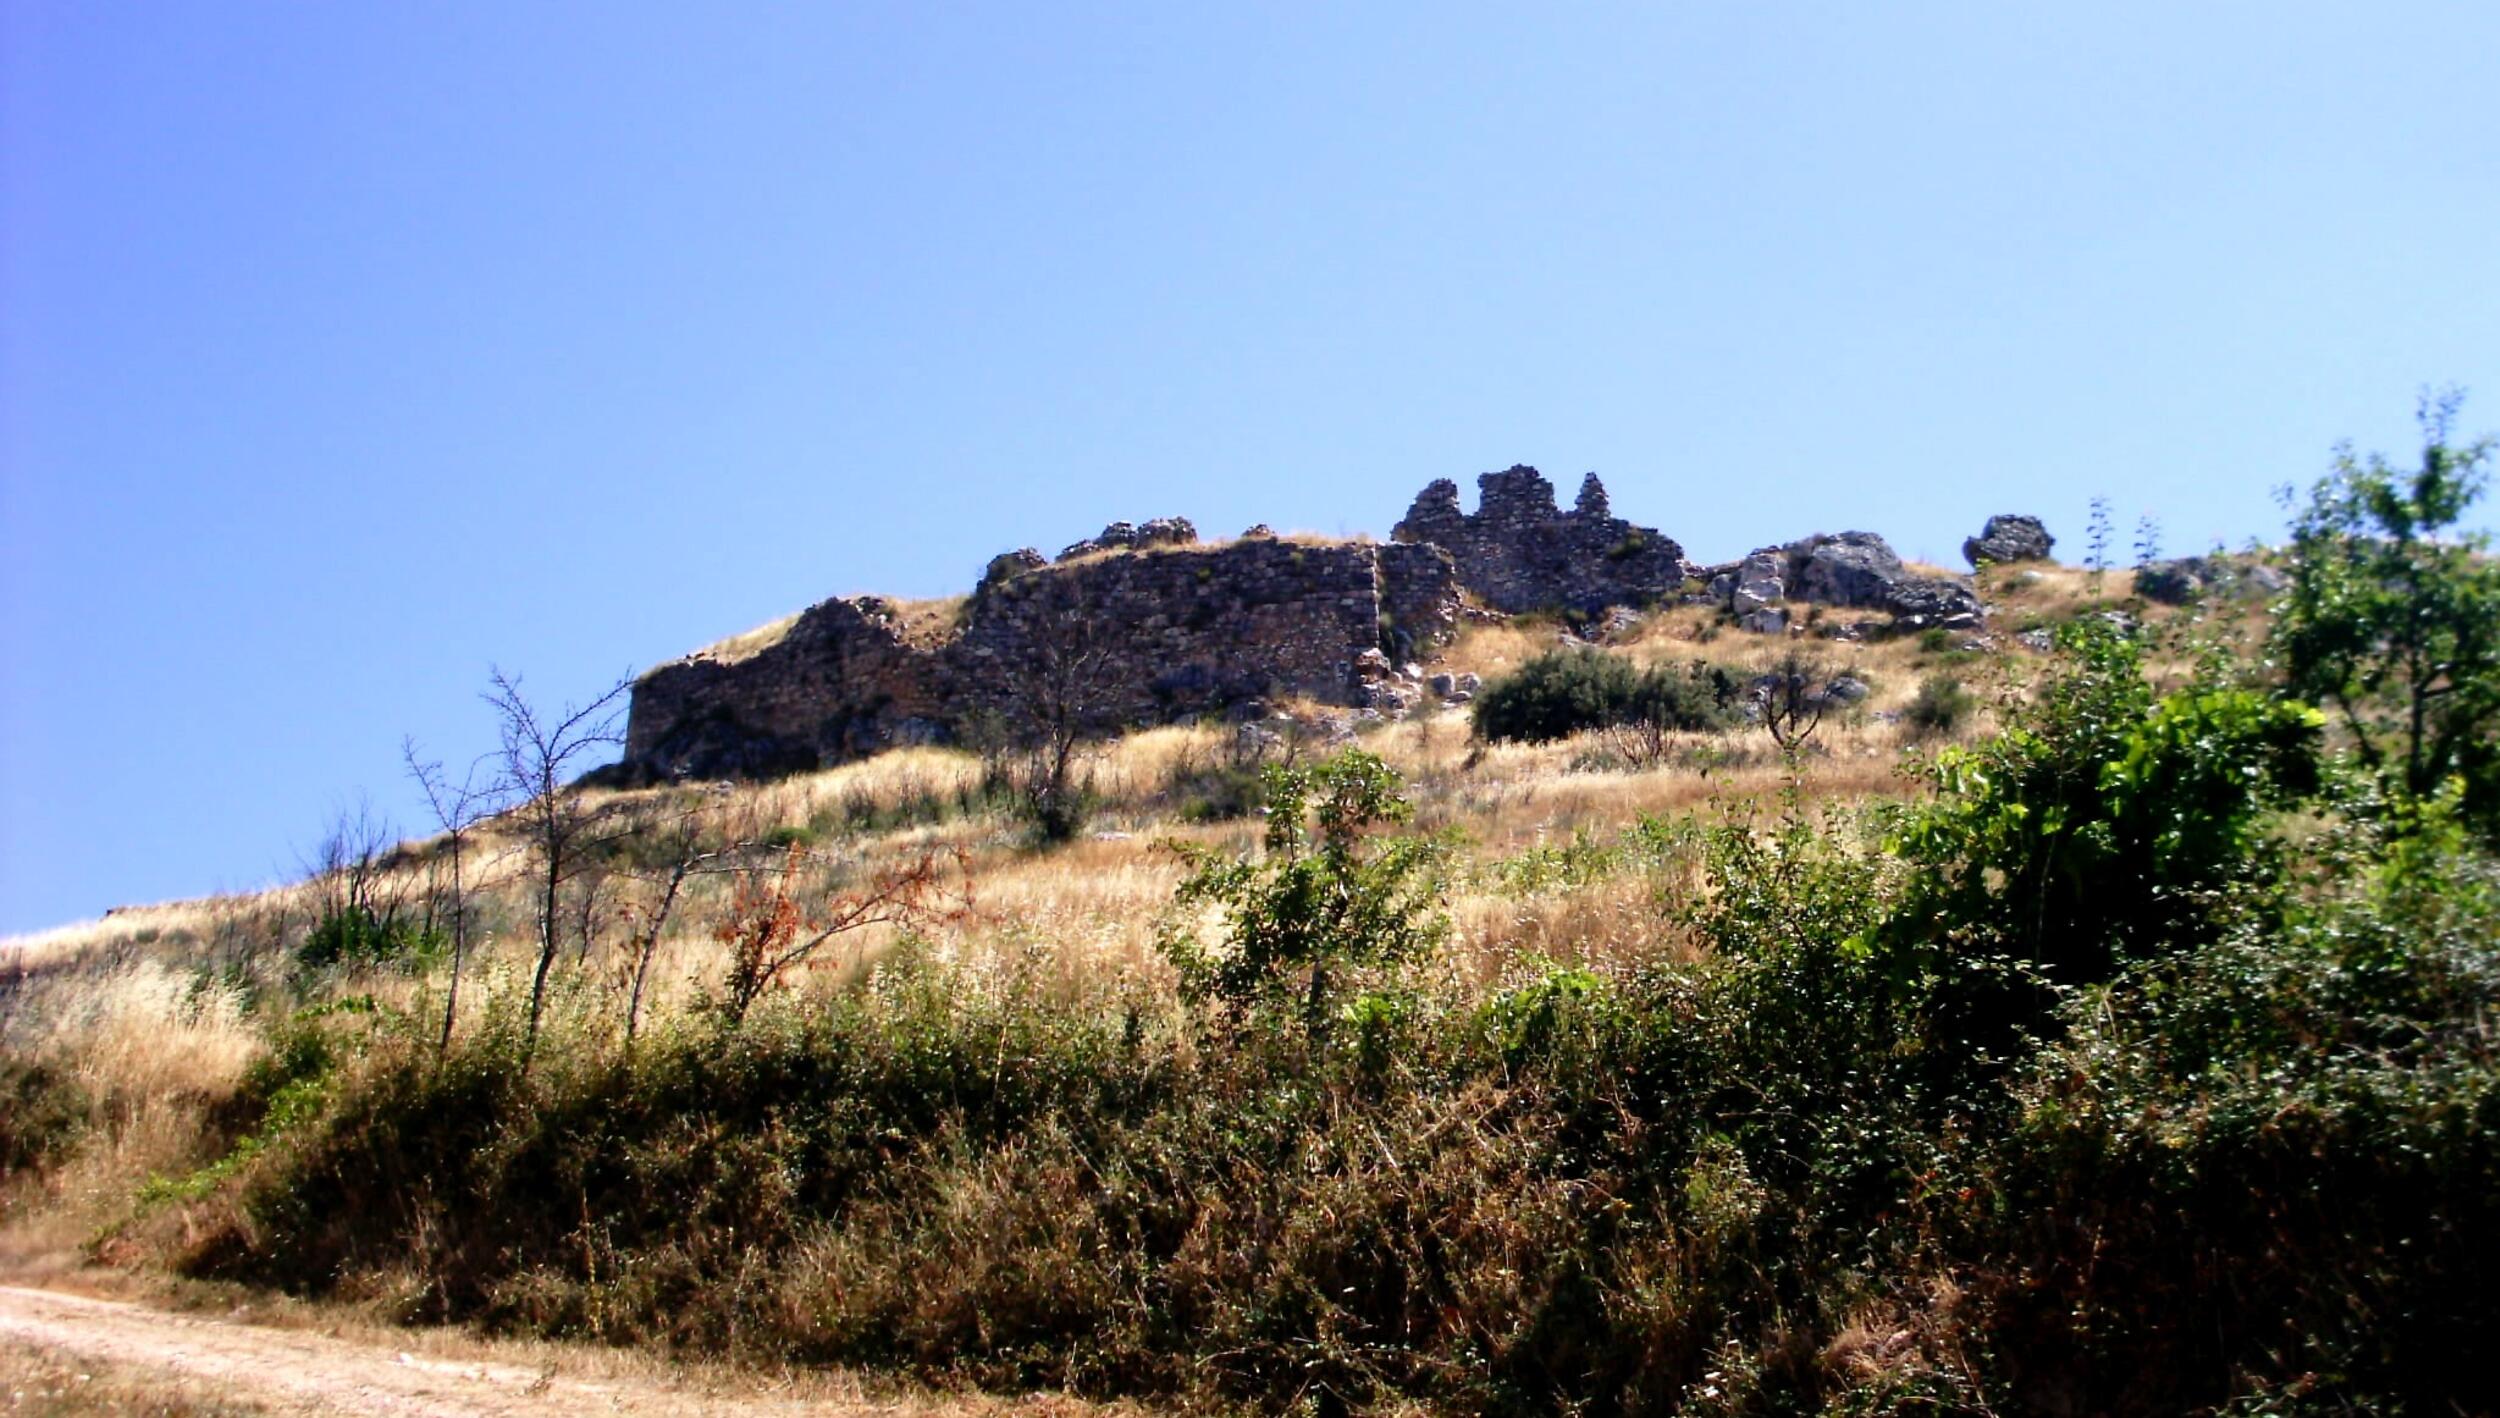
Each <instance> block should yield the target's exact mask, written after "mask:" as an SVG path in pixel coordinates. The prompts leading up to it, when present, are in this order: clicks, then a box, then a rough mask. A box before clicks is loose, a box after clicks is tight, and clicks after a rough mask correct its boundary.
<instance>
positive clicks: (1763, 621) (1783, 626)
mask: <svg viewBox="0 0 2500 1418" xmlns="http://www.w3.org/2000/svg"><path fill="white" fill-rule="evenodd" d="M1736 624H1737V626H1738V628H1740V629H1744V630H1750V631H1752V632H1753V633H1754V634H1756V635H1785V634H1787V633H1788V612H1787V611H1786V610H1784V609H1782V608H1781V607H1778V606H1761V607H1758V608H1756V609H1754V610H1751V611H1747V612H1746V613H1745V614H1743V615H1740V616H1738V617H1737V618H1736Z"/></svg>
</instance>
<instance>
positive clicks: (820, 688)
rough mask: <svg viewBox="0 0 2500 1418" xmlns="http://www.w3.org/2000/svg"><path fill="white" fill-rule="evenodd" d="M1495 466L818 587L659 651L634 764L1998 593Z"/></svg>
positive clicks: (705, 758) (1376, 701) (1012, 721)
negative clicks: (1364, 510) (1474, 500)
mask: <svg viewBox="0 0 2500 1418" xmlns="http://www.w3.org/2000/svg"><path fill="white" fill-rule="evenodd" d="M1477 484H1478V489H1479V498H1478V506H1477V510H1476V511H1475V512H1473V513H1468V512H1466V511H1464V510H1462V509H1461V507H1460V505H1459V498H1458V487H1457V485H1456V484H1455V483H1452V482H1450V481H1448V480H1447V479H1443V480H1440V481H1436V482H1434V483H1432V484H1431V485H1429V486H1427V487H1426V488H1425V489H1424V490H1423V492H1422V493H1421V494H1420V495H1419V496H1417V497H1416V499H1415V501H1414V504H1413V506H1411V507H1410V508H1409V509H1408V510H1407V513H1406V516H1405V517H1404V518H1403V519H1402V520H1400V521H1399V522H1398V524H1397V526H1396V529H1395V531H1394V532H1393V538H1394V540H1392V541H1390V542H1388V543H1385V544H1375V543H1372V542H1369V541H1359V540H1358V541H1318V540H1312V539H1304V538H1279V537H1278V536H1277V535H1276V534H1275V533H1274V532H1273V531H1271V530H1269V529H1268V528H1267V527H1266V526H1265V525H1264V524H1261V525H1259V526H1256V527H1253V528H1251V529H1250V530H1249V531H1247V532H1245V533H1243V535H1242V536H1241V537H1240V538H1239V539H1238V540H1235V541H1232V542H1226V543H1218V544H1207V543H1202V542H1200V541H1199V539H1198V532H1197V529H1196V528H1195V527H1194V526H1192V525H1191V524H1190V523H1189V521H1188V520H1187V519H1186V518H1179V517H1172V518H1158V519H1155V520H1152V521H1148V522H1145V523H1141V524H1134V525H1133V524H1130V523H1126V522H1114V523H1112V524H1111V525H1110V526H1108V527H1105V528H1104V529H1103V530H1102V532H1101V533H1100V534H1099V535H1097V536H1094V537H1090V538H1087V539H1086V540H1084V541H1080V542H1077V543H1075V544H1074V545H1071V546H1069V547H1067V548H1066V549H1064V550H1063V551H1062V552H1061V553H1060V554H1059V556H1058V557H1057V558H1055V559H1054V558H1050V557H1046V556H1044V555H1043V554H1042V553H1041V552H1039V551H1037V550H1035V549H1033V548H1030V547H1026V548H1021V549H1019V550H1016V551H1011V552H1007V553H1005V554H1003V555H1001V556H998V557H996V558H993V559H992V560H991V561H990V563H989V565H988V566H987V567H986V568H985V569H984V571H983V572H982V575H981V577H980V580H979V582H978V583H977V585H976V586H975V588H974V590H973V591H972V593H971V594H970V595H969V596H967V597H964V598H962V599H961V600H960V601H957V602H952V603H945V604H943V605H940V606H936V607H930V606H922V607H917V608H912V607H904V606H900V605H897V604H896V603H894V602H891V601H887V600H885V599H883V598H880V597H876V596H854V597H847V598H841V599H836V600H829V601H825V602H822V603H820V604H818V605H816V606H813V607H810V608H809V609H808V610H807V611H805V612H804V613H802V614H800V615H799V616H797V617H796V618H795V619H793V620H792V621H791V622H790V623H789V624H788V625H787V626H786V627H783V628H781V629H780V630H779V631H778V632H777V633H772V632H764V633H758V634H755V635H750V636H742V637H739V638H738V639H737V640H735V641H730V642H724V644H723V645H722V646H719V647H715V648H713V649H710V650H704V651H698V652H697V653H695V654H693V655H689V656H687V657H685V658H683V659H679V660H674V661H671V662H669V663H668V664H665V665H661V666H660V667H658V668H657V669H654V670H652V671H650V672H649V673H647V674H645V675H644V676H643V677H642V678H641V679H640V680H639V681H637V682H636V683H635V685H634V693H633V705H632V709H631V711H630V713H629V716H628V719H627V727H626V743H625V759H624V762H623V763H621V764H620V765H618V768H617V769H616V770H613V777H614V779H615V780H617V781H622V782H660V781H670V780H674V779H681V778H690V777H692V778H755V777H770V776H775V775H779V774H784V773H791V772H798V771H804V770H807V769H811V768H815V767H819V766H822V765H825V764H830V763H837V762H841V761H844V760H847V759H853V758H858V757H862V756H865V755H867V754H870V753H874V752H876V751H878V750H880V749H884V748H888V747H891V746H895V745H898V744H909V743H930V742H960V741H966V740H971V739H978V738H980V737H982V736H983V735H984V734H987V733H990V732H994V731H996V730H998V729H1000V728H1012V727H1013V726H1017V725H1019V724H1022V725H1030V724H1031V723H1033V722H1034V721H1035V719H1036V718H1037V717H1054V716H1055V717H1060V718H1063V719H1065V720H1067V721H1069V722H1072V723H1074V724H1076V725H1077V726H1078V727H1079V728H1080V729H1081V731H1083V732H1086V733H1109V732H1114V731H1117V730H1120V729H1124V728H1130V727H1136V726H1142V725H1147V724H1154V723H1166V722H1172V721H1176V720H1182V719H1190V718H1197V717H1200V716H1204V715H1209V714H1217V713H1232V714H1236V715H1238V714H1242V713H1244V712H1245V711H1253V710H1260V709H1261V707H1262V706H1264V705H1266V704H1267V703H1269V702H1270V701H1275V700H1280V699H1307V700H1311V701H1316V702H1318V703H1321V704H1328V705H1337V706H1343V707H1345V708H1348V709H1350V710H1354V711H1356V712H1357V713H1365V714H1377V715H1396V714H1400V713H1404V712H1407V711H1408V710H1410V709H1413V708H1415V707H1419V706H1421V705H1422V704H1425V703H1427V702H1431V701H1434V700H1438V701H1440V702H1444V703H1459V702H1464V701H1465V700H1466V699H1467V698H1468V697H1469V695H1470V693H1471V692H1472V691H1473V690H1474V689H1475V688H1476V685H1475V684H1474V676H1471V675H1449V674H1442V675H1428V674H1427V673H1426V672H1425V671H1424V670H1423V669H1422V668H1421V667H1420V665H1419V664H1418V663H1417V662H1419V661H1425V660H1429V659H1430V658H1431V657H1432V655H1433V653H1434V651H1435V650H1437V649H1438V648H1439V647H1440V646H1441V645H1442V644H1443V643H1445V642H1446V641H1447V640H1449V638H1450V637H1451V636H1452V635H1454V634H1455V633H1456V632H1457V630H1458V627H1459V626H1460V625H1461V624H1462V623H1463V622H1464V621H1466V620H1467V619H1469V618H1471V617H1486V616H1491V617H1492V618H1496V619H1498V618H1500V617H1501V616H1502V615H1506V614H1519V613H1524V612H1530V611H1559V612H1562V613H1564V614H1566V615H1568V616H1571V617H1574V618H1576V619H1577V620H1578V621H1579V622H1580V623H1582V624H1587V623H1590V622H1592V621H1594V620H1595V619H1596V618H1597V617H1598V616H1600V615H1601V614H1603V613H1605V612H1608V611H1610V610H1611V611H1613V612H1614V613H1615V616H1616V617H1617V618H1618V619H1619V618H1621V617H1624V616H1626V615H1628V614H1630V612H1628V611H1626V610H1624V609H1623V608H1626V607H1630V608H1646V607H1649V606H1652V605H1656V604H1659V603H1661V602H1678V601H1681V602H1707V601H1716V602H1717V603H1719V604H1720V605H1723V606H1725V607H1727V608H1728V609H1729V610H1730V611H1731V612H1732V613H1733V614H1734V615H1735V616H1736V618H1737V620H1738V622H1739V623H1740V624H1742V625H1744V626H1745V627H1747V628H1749V629H1753V630H1757V631H1763V632H1766V633H1768V632H1787V631H1790V630H1791V626H1790V623H1789V609H1788V608H1789V605H1790V604H1791V603H1794V602H1800V601H1802V602H1809V603H1815V604H1821V605H1830V606H1841V607H1862V608H1867V609H1873V610H1879V611H1883V612H1886V613H1888V614H1890V615H1891V616H1893V617H1894V618H1895V620H1894V624H1895V625H1896V626H1898V627H1900V628H1920V627H1924V626H1928V625H1943V626H1947V627H1960V626H1964V625H1975V624H1976V623H1977V621H1978V617H1979V615H1980V609H1981V608H1980V605H1979V601H1978V598H1977V596H1976V595H1975V594H1974V593H1973V592H1972V590H1971V588H1970V586H1969V584H1968V583H1967V582H1966V581H1962V580H1960V579H1958V578H1939V577H1922V576H1914V575H1911V574H1910V573H1909V572H1908V570H1907V569H1906V568H1905V567H1904V566H1903V565H1902V562H1901V559H1900V558H1899V557H1898V556H1896V555H1894V554H1893V552H1892V549H1891V548H1890V547H1889V546H1887V545H1885V544H1884V541H1883V539H1882V538H1881V537H1877V536H1874V535H1872V534H1871V533H1865V532H1845V533H1842V534H1840V535H1838V536H1828V537H1827V536H1816V537H1810V538H1807V539H1805V540H1804V541H1800V542H1795V543H1791V544H1790V545H1788V546H1785V547H1774V548H1767V549H1765V550H1763V551H1759V552H1756V553H1754V554H1753V555H1751V556H1748V557H1746V558H1744V559H1743V560H1742V561H1740V562H1735V563H1730V564H1728V565H1726V566H1723V567H1701V566H1696V565H1694V564H1693V563H1691V562H1689V561H1687V560H1686V559H1685V557H1684V551H1683V548H1681V547H1680V546H1678V545H1677V544H1676V543H1675V542H1674V541H1673V540H1672V539H1670V538H1668V537H1666V536H1664V535H1662V534H1661V533H1659V532H1658V531H1657V530H1656V529H1654V528H1650V527H1641V526H1635V525H1634V524H1632V523H1630V522H1627V521H1625V520H1624V519H1622V518H1620V517H1617V516H1615V515H1614V514H1613V511H1612V510H1611V508H1610V507H1609V506H1608V500H1607V496H1606V489H1605V487H1604V485H1603V484H1601V483H1600V482H1599V481H1598V479H1597V476H1596V475H1595V474H1594V473H1592V474H1590V475H1589V476H1588V477H1587V479H1586V480H1584V481H1583V482H1582V484H1581V486H1580V492H1579V496H1578V497H1577V499H1575V501H1574V503H1573V506H1572V508H1571V510H1569V511H1564V510H1563V509H1562V508H1561V507H1560V506H1558V505H1557V503H1556V501H1555V497H1554V488H1553V485H1552V484H1551V483H1549V482H1547V481H1546V480H1545V478H1544V476H1543V475H1542V474H1540V473H1538V472H1537V470H1536V469H1534V468H1529V467H1513V468H1509V469H1506V470H1504V471H1502V472H1497V473H1486V474H1484V475H1483V476H1482V477H1481V478H1479V479H1478V480H1477ZM1994 525H1995V524H1994V523H1993V522H1992V524H1991V530H1992V531H1993V530H1994ZM2044 535H2045V534H2044ZM1705 585H1706V586H1707V589H1706V590H1705V589H1703V587H1704V586H1705Z"/></svg>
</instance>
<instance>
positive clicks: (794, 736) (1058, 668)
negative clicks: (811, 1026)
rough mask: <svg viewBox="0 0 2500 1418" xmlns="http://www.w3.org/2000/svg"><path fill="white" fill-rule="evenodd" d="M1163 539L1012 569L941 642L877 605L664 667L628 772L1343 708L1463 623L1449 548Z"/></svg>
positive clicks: (631, 746)
mask: <svg viewBox="0 0 2500 1418" xmlns="http://www.w3.org/2000/svg"><path fill="white" fill-rule="evenodd" d="M1147 525H1148V526H1149V527H1161V528H1163V529H1164V530H1162V531H1160V532H1159V533H1158V534H1157V535H1156V536H1155V537H1154V539H1152V540H1142V541H1141V540H1137V539H1136V538H1135V536H1134V529H1130V533H1129V535H1130V537H1131V539H1130V540H1126V541H1122V540H1120V536H1121V535H1122V533H1121V528H1122V526H1123V524H1114V526H1113V527H1112V528H1109V529H1106V534H1107V536H1108V537H1109V538H1110V540H1109V541H1108V542H1107V543H1106V541H1105V540H1104V539H1102V538H1097V539H1095V540H1093V541H1090V542H1085V543H1079V544H1078V545H1077V546H1075V547H1071V548H1070V549H1069V550H1068V552H1067V553H1066V554H1064V555H1063V557H1062V559H1061V560H1060V561H1059V562H1058V563H1057V564H1051V563H1048V562H1045V561H1044V560H1043V558H1042V557H1041V556H1040V554H1039V553H1036V552H1030V551H1025V552H1010V553H1008V554H1007V555H1006V556H1002V557H1000V558H998V559H997V560H996V561H994V562H992V563H991V565H990V569H989V572H988V574H987V575H985V576H984V577H983V578H982V582H981V585H980V587H979V589H978V590H976V591H975V592H974V593H973V594H972V596H971V598H970V599H969V600H968V601H967V602H965V603H964V605H963V607H962V610H961V613H960V618H959V619H958V620H957V621H956V623H955V624H954V625H953V627H952V628H951V629H950V630H948V631H946V632H943V633H939V634H935V635H930V634H925V633H924V634H923V635H922V636H920V637H918V638H915V637H914V636H913V635H911V634H909V633H907V632H906V629H905V626H904V624H903V616H902V615H901V613H900V612H899V610H898V609H897V608H896V607H895V606H893V605H892V604H891V603H889V602H886V601H883V600H881V599H879V598H877V597H873V596H862V597H855V598H851V599H847V600H832V601H826V602H824V603H822V604H820V605H817V606H815V607H812V608H811V609H809V610H808V611H807V612H806V613H805V614H803V615H801V616H799V618H798V619H797V620H796V621H795V622H793V623H792V624H791V626H790V627H789V629H788V630H787V631H786V632H785V633H784V634H782V635H781V637H780V638H779V639H777V640H773V641H771V642H770V643H769V644H766V645H764V646H762V647H761V648H751V647H736V648H734V649H731V650H722V651H704V652H698V653H696V654H694V655H691V656H688V657H686V658H685V659H682V660H676V661H672V662H671V663H669V664H666V665H662V666H660V667H659V668H658V669H655V670H653V671H651V672H650V673H649V674H647V675H645V676H643V678H642V679H641V680H640V681H639V682H637V683H636V685H635V686H634V698H633V707H632V710H631V712H630V714H629V716H628V719H627V726H626V742H625V759H626V763H627V765H628V767H629V768H630V770H631V771H632V773H633V775H634V776H638V777H642V778H645V779H668V778H680V777H706V778H709V777H756V776H769V775H772V774H777V773H788V772H793V771H798V770H801V769H806V768H812V767H815V766H818V765H820V764H825V763H834V762H840V761H842V760H844V759H847V758H856V757H859V756H861V755H862V754H866V753H871V752H874V751H876V750H877V749H880V748H884V747H888V746H891V745H894V744H900V743H914V742H929V741H935V740H945V739H952V738H957V737H961V736H963V735H964V734H965V733H966V732H967V731H968V730H970V729H972V728H974V727H976V726H978V725H980V724H982V723H983V722H985V721H990V720H996V721H1004V722H1005V723H1006V724H1007V725H1009V726H1010V727H1012V726H1013V725H1014V724H1015V723H1016V722H1017V721H1018V720H1019V719H1020V718H1029V717H1031V716H1032V715H1033V714H1035V713H1043V714H1052V715H1067V716H1070V717H1073V718H1075V719H1077V720H1079V721H1081V723H1082V726H1083V727H1084V728H1085V729H1086V730H1087V731H1090V732H1102V731H1108V730H1112V729H1117V728H1124V727H1130V726H1134V725H1139V724H1148V723H1159V722H1167V721H1170V720H1174V719H1181V718H1189V717H1194V716H1196V715H1200V714H1206V713H1211V712H1216V711H1220V710H1224V709H1228V708H1232V707H1234V706H1237V705H1241V704H1244V703H1248V702H1251V701H1254V700H1261V699H1268V698H1277V697H1291V696H1300V697H1308V698H1311V699H1317V700H1320V701H1322V702H1326V703H1332V704H1346V703H1351V702H1353V701H1354V699H1355V697H1356V696H1357V695H1358V693H1359V692H1360V691H1361V689H1362V686H1363V684H1364V682H1365V680H1366V677H1367V675H1368V674H1369V673H1370V672H1371V671H1370V666H1371V665H1372V664H1374V663H1376V662H1377V661H1378V660H1379V658H1380V655H1379V653H1378V652H1379V651H1380V650H1381V649H1382V647H1383V644H1384V640H1385V641H1387V642H1388V643H1390V644H1392V645H1395V646H1398V647H1400V648H1403V649H1406V650H1408V651H1410V652H1414V653H1421V652H1425V651H1428V650H1429V649H1430V648H1431V647H1432V646H1434V645H1437V644H1438V643H1440V642H1441V641H1442V640H1444V639H1446V638H1447V637H1448V636H1449V635H1450V633H1451V632H1452V631H1453V630H1455V629H1456V627H1457V624H1458V616H1459V611H1460V598H1459V583H1458V577H1457V572H1456V568H1455V567H1454V566H1453V565H1452V563H1451V561H1450V558H1449V555H1448V554H1447V553H1446V552H1443V551H1441V550H1440V549H1439V548H1436V547H1384V546H1376V545H1372V544H1369V543H1363V542H1341V543H1307V542H1301V541H1286V540H1280V539H1277V538H1275V537H1272V536H1250V537H1245V538H1244V539H1242V540H1240V541H1236V542H1231V543H1227V544H1223V545H1220V546H1201V545H1196V544H1194V538H1195V536H1196V533H1195V532H1194V531H1190V532H1187V534H1186V535H1187V537H1188V538H1189V539H1190V540H1183V539H1182V538H1181V536H1179V535H1177V534H1175V533H1173V532H1172V531H1171V530H1170V528H1171V527H1172V526H1173V525H1174V524H1173V523H1149V524H1147ZM1179 525H1180V526H1183V527H1185V526H1186V524H1185V523H1184V524H1179ZM733 645H734V642H733ZM1367 652H1369V653H1368V655H1367Z"/></svg>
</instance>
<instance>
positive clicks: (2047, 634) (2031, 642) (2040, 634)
mask: <svg viewBox="0 0 2500 1418" xmlns="http://www.w3.org/2000/svg"><path fill="white" fill-rule="evenodd" d="M2014 639H2015V640H2016V641H2017V642H2019V643H2020V644H2021V645H2022V647H2023V648H2024V649H2026V650H2038V651H2040V652H2042V653H2044V654H2045V653H2047V652H2048V651H2051V650H2054V649H2056V648H2057V632H2056V631H2054V630H2051V629H2049V628H2048V627H2047V626H2045V625H2043V626H2040V627H2038V628H2036V629H2032V630H2026V631H2024V632H2023V633H2022V634H2020V635H2017V636H2015V637H2014Z"/></svg>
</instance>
